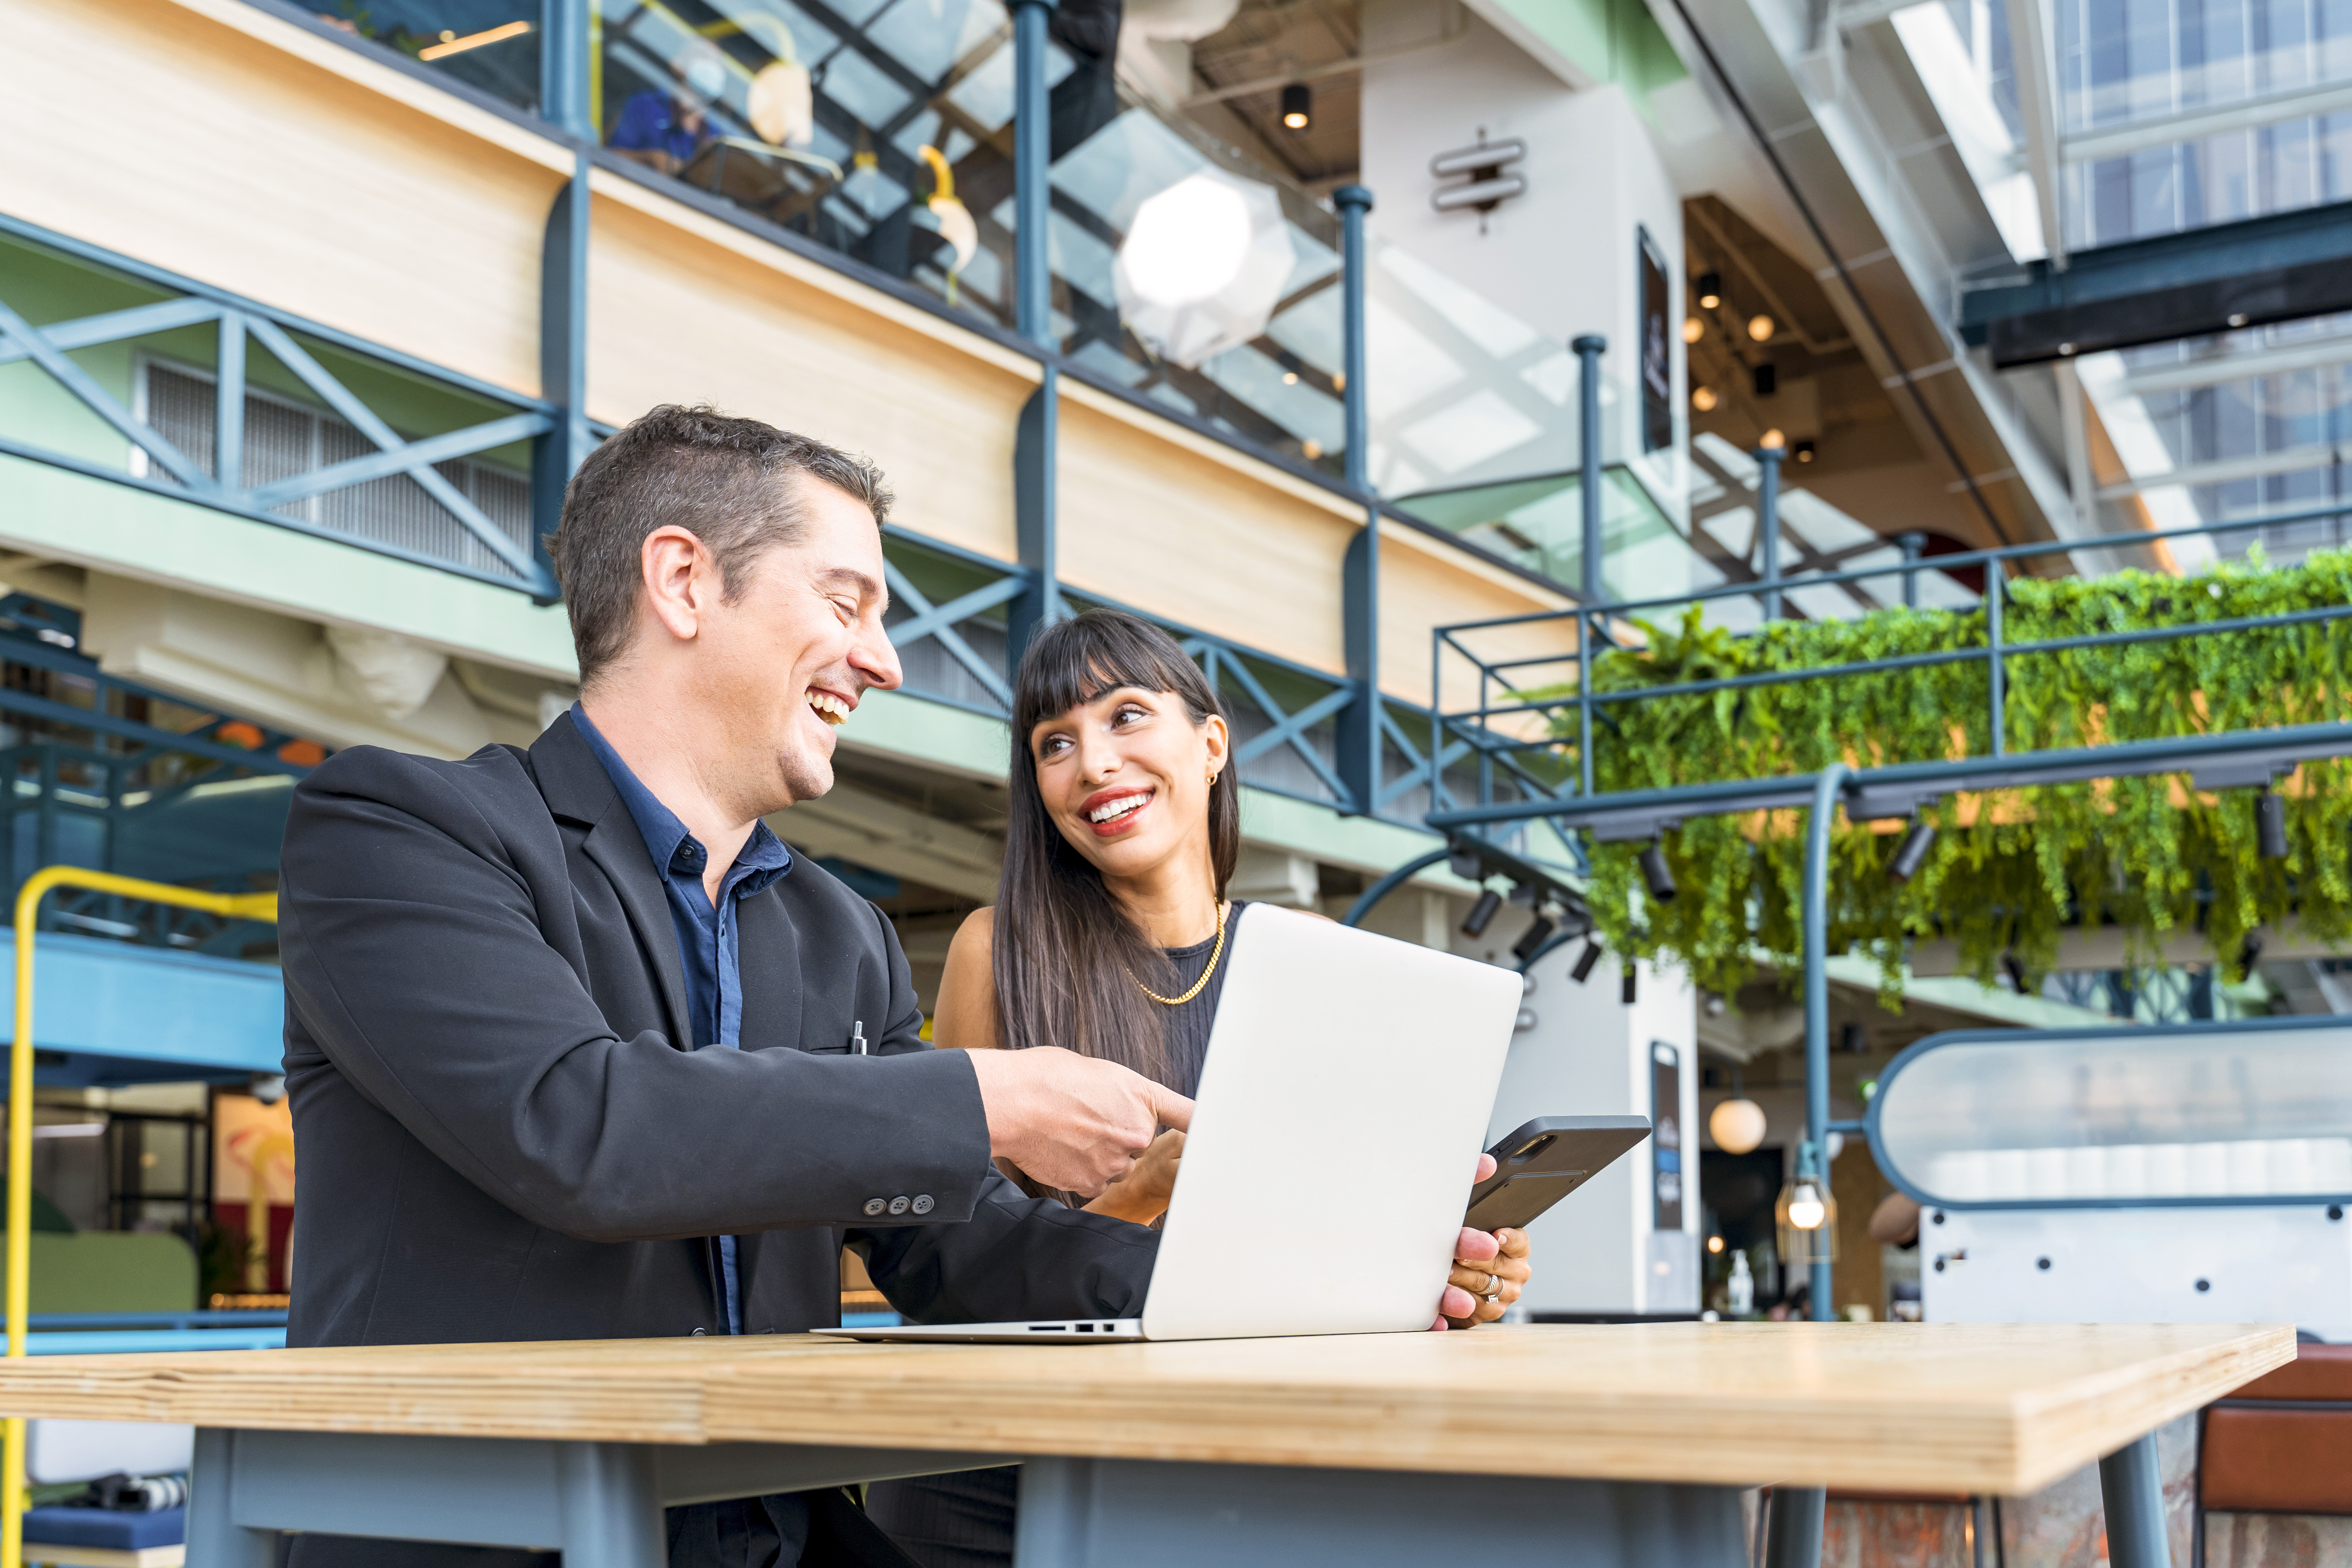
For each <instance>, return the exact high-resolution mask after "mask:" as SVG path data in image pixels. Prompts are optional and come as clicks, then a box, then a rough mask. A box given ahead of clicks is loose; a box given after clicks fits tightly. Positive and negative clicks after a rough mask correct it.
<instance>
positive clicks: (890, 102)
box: [590, 0, 1115, 327]
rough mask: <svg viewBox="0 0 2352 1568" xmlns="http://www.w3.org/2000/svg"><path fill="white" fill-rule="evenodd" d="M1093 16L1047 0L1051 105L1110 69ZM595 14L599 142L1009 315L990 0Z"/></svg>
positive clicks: (1001, 93) (963, 303)
mask: <svg viewBox="0 0 2352 1568" xmlns="http://www.w3.org/2000/svg"><path fill="white" fill-rule="evenodd" d="M1087 16H1088V12H1087V8H1086V6H1085V5H1064V6H1062V7H1060V8H1059V9H1058V10H1057V12H1056V16H1055V23H1054V37H1055V41H1054V42H1053V43H1052V44H1051V45H1050V46H1049V48H1048V69H1047V79H1048V81H1049V83H1051V84H1053V85H1054V90H1055V105H1056V108H1055V112H1056V114H1057V115H1058V114H1059V113H1060V112H1061V108H1060V105H1061V103H1062V102H1063V100H1064V98H1065V97H1066V96H1068V93H1069V91H1070V90H1071V89H1067V88H1066V83H1067V82H1068V80H1069V79H1070V78H1071V77H1072V76H1073V74H1074V73H1078V72H1080V71H1081V68H1082V67H1083V68H1084V70H1085V74H1087V76H1088V77H1089V79H1091V78H1092V77H1093V76H1102V77H1103V78H1104V79H1105V80H1107V79H1108V77H1107V73H1108V68H1109V62H1108V56H1107V54H1105V53H1103V52H1101V51H1097V52H1096V53H1094V54H1091V55H1089V54H1087V52H1086V49H1085V48H1084V47H1083V37H1082V36H1083V35H1084V34H1085V32H1086V28H1085V26H1084V23H1085V21H1086V19H1087ZM596 24H597V28H598V42H597V47H596V50H595V57H594V58H595V79H594V80H593V82H592V84H591V91H590V97H591V99H592V100H593V103H594V106H595V110H596V125H597V132H598V134H599V135H600V136H601V137H602V138H603V140H604V145H605V146H606V147H607V148H609V149H611V150H612V151H613V152H614V153H619V154H620V155H621V156H622V157H625V158H627V159H629V160H630V161H632V162H634V163H639V164H641V165H643V166H644V167H646V168H648V169H651V170H654V171H655V172H656V173H658V174H664V175H667V176H669V177H671V178H674V179H677V180H681V181H683V182H685V183H686V184H690V185H692V186H694V187H696V188H697V189H698V190H700V191H703V192H705V193H707V194H709V195H714V196H718V197H719V198H721V199H722V200H725V201H728V202H730V203H732V204H734V205H737V206H739V207H740V208H742V209H743V210H744V211H745V212H747V213H750V214H751V215H752V216H756V217H760V218H762V219H764V220H766V221H767V222H769V223H772V224H774V225H776V226H778V227H780V228H783V229H786V230H789V231H791V232H792V233H794V234H797V235H800V236H801V237H803V238H806V239H811V240H814V241H815V242H816V243H817V244H820V245H823V246H825V247H828V248H831V249H834V250H837V251H840V252H841V253H843V254H844V255H845V256H847V257H850V258H853V259H855V260H857V261H860V262H863V263H864V264H866V266H868V267H871V268H876V269H877V270H878V271H880V272H883V273H885V274H887V275H888V276H890V277H892V278H896V279H902V280H904V281H906V282H909V283H912V284H914V285H916V286H917V287H918V288H921V289H927V290H928V291H929V292H930V293H932V294H934V295H936V296H938V297H939V298H940V300H943V301H945V302H946V303H947V304H949V305H950V306H953V307H954V308H956V309H958V310H964V311H968V312H970V313H971V314H973V315H975V316H978V317H980V318H982V319H983V320H985V321H992V322H993V323H995V324H997V325H1000V326H1004V327H1010V326H1012V325H1013V301H1012V296H1011V292H1010V284H1011V277H1012V268H1013V234H1012V230H1011V228H1010V226H1009V225H1010V223H1011V199H1010V198H1011V195H1012V191H1013V168H1012V156H1011V155H1012V150H1013V133H1012V127H1011V123H1010V122H1011V120H1012V117H1013V31H1012V25H1011V22H1010V20H1009V18H1008V16H1007V15H1006V13H1005V10H1004V7H1003V4H1002V3H1001V0H834V3H830V4H828V3H826V0H805V3H804V4H794V3H793V0H597V13H596ZM1099 30H1100V29H1097V31H1099ZM1114 31H1115V29H1114Z"/></svg>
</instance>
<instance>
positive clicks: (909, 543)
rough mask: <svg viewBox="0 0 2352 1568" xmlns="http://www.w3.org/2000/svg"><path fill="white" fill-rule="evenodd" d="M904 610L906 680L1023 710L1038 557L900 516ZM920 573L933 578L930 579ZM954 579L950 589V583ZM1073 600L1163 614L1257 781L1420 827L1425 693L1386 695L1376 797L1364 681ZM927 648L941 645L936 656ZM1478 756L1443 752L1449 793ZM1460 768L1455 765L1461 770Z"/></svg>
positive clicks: (975, 707) (894, 559) (1006, 714)
mask: <svg viewBox="0 0 2352 1568" xmlns="http://www.w3.org/2000/svg"><path fill="white" fill-rule="evenodd" d="M884 534H885V546H886V555H887V571H888V575H889V586H890V596H891V599H892V601H893V607H892V615H893V616H894V618H893V619H892V621H891V622H890V625H889V632H890V639H891V642H892V644H893V645H894V646H895V647H897V648H898V654H899V657H900V658H901V660H902V661H903V662H904V663H905V665H906V667H907V689H908V690H909V691H911V692H913V693H915V694H916V695H919V696H921V697H924V698H927V699H929V700H931V701H934V702H940V703H944V704H946V705H948V706H950V707H953V708H960V709H962V710H966V711H968V712H973V713H979V714H982V715H985V716H986V717H988V718H991V719H999V720H1010V719H1011V717H1012V701H1013V689H1012V684H1011V681H1010V679H1009V671H1008V668H1007V660H1008V657H1009V652H1010V647H1011V640H1012V623H1013V616H1014V612H1015V611H1016V609H1017V606H1018V605H1019V604H1020V603H1021V602H1022V601H1023V599H1024V596H1028V595H1034V592H1035V587H1036V574H1035V572H1034V569H1032V568H1029V567H1025V566H1020V565H1015V564H1013V563H1010V562H1006V561H1002V560H999V559H997V558H995V557H993V556H988V555H982V554H979V553H977V552H972V551H969V550H962V549H959V548H957V547H955V546H953V545H950V544H946V543H943V542H940V541H938V540H935V539H930V538H928V537H926V536H924V535H922V534H919V533H915V532H911V531H908V530H906V529H903V528H900V527H898V526H897V525H895V524H893V525H891V526H889V527H888V528H887V529H885V531H884ZM918 577H923V578H927V579H929V580H930V588H929V591H927V588H926V585H925V584H924V583H922V582H919V581H917V578H918ZM941 581H944V582H948V583H950V584H953V587H952V590H951V591H941V590H940V588H939V584H940V582H941ZM1057 597H1059V598H1060V599H1061V600H1063V601H1064V607H1065V609H1066V611H1067V610H1075V609H1079V608H1084V607H1085V606H1087V605H1104V606H1107V607H1110V608H1117V609H1127V610H1129V611H1131V612H1132V613H1134V614H1137V615H1142V616H1146V618H1148V619H1150V620H1152V621H1154V622H1155V623H1156V624H1158V625H1160V626H1164V627H1166V628H1167V630H1168V631H1169V632H1170V633H1171V634H1172V635H1173V636H1174V637H1176V639H1177V640H1178V642H1180V643H1181V645H1182V646H1183V648H1184V651H1185V652H1186V653H1187V654H1188V655H1190V656H1191V657H1192V658H1193V660H1194V661H1196V662H1197V663H1198V664H1199V665H1200V666H1201V669H1202V674H1204V675H1205V676H1207V677H1208V679H1209V682H1210V685H1211V688H1212V689H1213V690H1215V691H1216V692H1217V693H1218V694H1219V696H1220V698H1221V699H1222V700H1223V702H1224V703H1225V706H1226V711H1227V718H1228V720H1229V721H1231V722H1232V723H1233V725H1234V737H1235V741H1236V744H1235V747H1234V761H1235V762H1236V763H1239V764H1240V766H1241V767H1242V769H1243V777H1244V779H1245V780H1247V781H1248V783H1249V784H1251V785H1252V786H1253V787H1254V788H1258V789H1265V790H1269V791H1272V792H1273V793H1275V794H1277V795H1289V796H1291V797H1293V798H1295V799H1298V800H1305V801H1310V802H1313V803H1314V804H1316V805H1328V806H1332V807H1335V808H1337V809H1338V810H1340V811H1342V812H1348V813H1354V814H1361V815H1368V816H1369V815H1377V816H1383V817H1386V818H1388V819H1389V820H1391V821H1395V822H1400V823H1404V824H1409V825H1411V826H1420V823H1421V819H1422V816H1423V812H1424V811H1425V810H1426V809H1427V806H1426V805H1425V804H1424V802H1423V798H1422V796H1423V792H1424V791H1425V790H1426V789H1427V788H1428V787H1429V784H1430V779H1431V777H1432V772H1431V761H1432V758H1431V754H1430V752H1429V751H1428V745H1429V742H1428V736H1429V734H1430V733H1431V730H1432V723H1433V721H1432V716H1431V714H1430V712H1429V710H1426V709H1423V708H1420V707H1417V706H1415V705H1413V704H1412V703H1407V702H1400V701H1398V700H1395V699H1393V698H1383V699H1382V700H1381V737H1382V738H1383V739H1384V741H1385V742H1386V743H1387V747H1388V749H1389V759H1390V760H1389V763H1388V765H1387V766H1385V767H1384V768H1383V769H1382V770H1381V773H1380V775H1379V777H1380V784H1379V789H1378V793H1377V794H1376V795H1374V796H1373V798H1372V799H1371V800H1370V802H1366V801H1364V800H1363V799H1362V798H1361V795H1360V793H1359V792H1358V791H1357V790H1355V789H1353V788H1351V787H1350V784H1349V780H1348V778H1347V775H1346V772H1345V770H1344V769H1343V767H1342V766H1341V758H1340V756H1339V752H1338V743H1339V737H1338V735H1337V732H1336V731H1337V729H1338V723H1339V719H1340V717H1341V716H1342V715H1343V714H1344V713H1345V712H1346V711H1347V710H1348V709H1349V704H1350V703H1352V702H1355V701H1357V700H1360V696H1359V694H1360V684H1359V683H1358V682H1357V681H1355V680H1352V679H1349V678H1348V677H1345V676H1340V675H1335V674H1332V673H1329V672H1328V671H1325V670H1320V669H1317V668H1314V667H1312V666H1310V665H1305V664H1300V663H1297V661H1295V660H1292V659H1286V658H1281V657H1279V656H1277V655H1275V654H1270V653H1265V652H1262V651H1260V650H1258V649H1255V648H1250V647H1243V646H1241V645H1239V644H1236V643H1234V642H1232V641H1230V640H1228V639H1226V638H1223V637H1216V636H1214V635H1213V634H1212V633H1208V632H1203V631H1201V630H1199V629H1197V628H1195V627H1192V626H1182V625H1180V624H1177V623H1174V622H1171V621H1169V620H1167V619H1166V618H1165V617H1162V616H1150V615H1149V613H1148V612H1145V611H1142V610H1137V609H1135V607H1134V606H1132V605H1119V604H1118V603H1117V602H1116V601H1113V600H1110V599H1107V598H1105V597H1103V596H1101V595H1090V594H1083V593H1078V592H1076V591H1074V590H1072V589H1070V588H1069V587H1068V586H1067V584H1059V585H1057ZM927 655H928V657H927ZM1472 754H1473V748H1472V747H1471V746H1470V745H1469V744H1467V743H1466V742H1464V741H1462V740H1460V739H1456V740H1454V742H1451V743H1450V744H1449V745H1448V746H1446V747H1445V748H1444V751H1443V752H1442V753H1441V754H1440V755H1439V756H1438V757H1437V759H1436V761H1437V764H1438V765H1437V769H1436V774H1435V776H1436V779H1437V784H1436V789H1437V795H1436V796H1435V798H1436V799H1437V800H1438V801H1440V802H1441V803H1444V804H1445V805H1454V804H1456V803H1458V802H1459V801H1460V800H1461V798H1462V796H1463V795H1464V794H1465V793H1466V792H1467V791H1468V789H1469V788H1470V779H1469V778H1468V776H1467V775H1466V774H1465V773H1462V772H1460V771H1459V769H1458V768H1457V767H1456V764H1458V763H1461V762H1463V760H1464V759H1465V758H1468V757H1470V756H1471V755H1472ZM1449 769H1451V770H1454V771H1453V772H1448V770H1449ZM1503 772H1504V773H1505V774H1506V775H1507V777H1508V778H1510V779H1520V780H1524V781H1525V782H1526V784H1527V786H1528V788H1529V789H1531V790H1541V791H1544V792H1546V793H1547V794H1548V793H1549V786H1548V785H1546V784H1542V782H1541V781H1540V779H1539V778H1538V776H1537V774H1536V773H1533V772H1532V771H1530V770H1528V769H1525V768H1524V767H1520V766H1519V765H1518V764H1517V763H1516V762H1506V763H1505V764H1504V765H1503Z"/></svg>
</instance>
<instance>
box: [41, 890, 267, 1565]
mask: <svg viewBox="0 0 2352 1568" xmlns="http://www.w3.org/2000/svg"><path fill="white" fill-rule="evenodd" d="M56 888H88V889H90V890H91V891H93V892H100V893H115V894H119V895H121V897H123V898H126V899H138V900H143V901H145V902H147V903H152V904H173V905H176V906H178V907H179V908H181V909H186V910H204V911H205V912H206V913H208V914H215V915H224V916H226V917H228V918H229V919H232V920H248V921H276V920H277V919H278V895H277V894H275V893H205V892H199V891H198V890H196V889H194V888H175V887H173V885H172V884H171V883H169V882H150V881H147V880H145V879H142V878H139V877H118V876H116V875H115V874H114V873H113V872H111V871H86V870H84V869H82V868H80V867H79V866H47V867H43V868H41V869H40V870H38V871H36V872H34V873H33V874H32V875H31V876H30V877H27V878H26V879H25V885H24V887H23V888H22V889H20V890H19V891H18V892H17V894H16V1037H15V1038H14V1039H13V1040H12V1041H11V1042H10V1043H9V1047H8V1275H7V1310H8V1353H9V1354H10V1355H11V1356H21V1355H23V1354H24V1353H25V1352H26V1345H25V1332H26V1317H27V1315H28V1313H29V1310H30V1307H31V1302H32V1284H33V927H34V924H35V922H36V921H37V920H38V918H39V916H40V910H41V900H43V899H45V898H47V896H48V894H49V892H50V890H51V889H56ZM24 1564H25V1420H24V1417H23V1416H21V1415H12V1416H10V1417H8V1421H7V1426H6V1430H5V1442H0V1568H24Z"/></svg>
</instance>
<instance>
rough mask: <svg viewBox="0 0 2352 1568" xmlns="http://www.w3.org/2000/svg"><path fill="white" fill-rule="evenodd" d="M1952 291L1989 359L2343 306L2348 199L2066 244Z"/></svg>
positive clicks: (1970, 334)
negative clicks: (1985, 283)
mask: <svg viewBox="0 0 2352 1568" xmlns="http://www.w3.org/2000/svg"><path fill="white" fill-rule="evenodd" d="M2025 274H2026V276H2025V279H2024V281H2022V282H2020V283H2012V284H2008V285H2004V286H2000V287H1997V288H1990V289H1970V290H1969V291H1968V292H1967V293H1965V294H1963V295H1961V296H1960V320H1959V332H1960V336H1961V337H1962V338H1963V339H1965V340H1966V341H1967V342H1969V343H1970V344H1971V345H1974V346H1980V347H1986V348H1990V350H1991V352H1992V362H1993V363H1994V365H1995V366H1997V367H1999V368H2000V369H2004V370H2006V369H2009V368H2011V366H2015V365H2022V364H2034V363H2046V362H2048V361H2051V360H2056V359H2067V358H2072V357H2074V356H2075V355H2078V354H2087V353H2099V352H2101V351H2103V350H2107V349H2120V348H2129V347H2132V346H2133V345H2135V344H2137V343H2155V342H2170V341H2172V340H2174V339H2176V338H2185V337H2198V336H2202V335H2205V334H2207V333H2211V332H2221V331H2231V330H2234V329H2237V328H2242V327H2250V326H2261V325H2263V323H2264V322H2267V321H2294V320H2299V319H2301V318H2304V317H2307V316H2318V315H2326V314H2328V313H2329V312H2332V311H2336V310H2352V202H2333V203H2330V204H2328V205H2325V206H2315V207H2305V208H2302V209H2300V210H2298V211H2294V212H2286V213H2272V214H2270V215H2268V216H2263V217H2256V218H2247V219H2245V220H2243V221H2242V222H2238V223H2225V224H2216V225H2214V226H2211V227H2210V228H2199V229H2190V230H2188V231H2186V232H2184V233H2180V234H2168V235H2160V236H2158V237H2153V238H2149V239H2135V240H2130V241H2126V243H2124V244H2121V245H2102V246H2097V247H2094V248H2092V249H2089V250H2078V251H2075V252H2074V254H2073V255H2072V256H2071V257H2070V258H2068V261H2067V265H2066V267H2065V268H2063V270H2061V269H2058V268H2053V267H2052V266H2051V265H2050V263H2049V262H2047V261H2036V262H2032V263H2031V264H2029V265H2028V266H2027V268H2025Z"/></svg>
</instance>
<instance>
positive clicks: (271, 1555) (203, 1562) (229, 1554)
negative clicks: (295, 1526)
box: [188, 1426, 278, 1568]
mask: <svg viewBox="0 0 2352 1568" xmlns="http://www.w3.org/2000/svg"><path fill="white" fill-rule="evenodd" d="M235 1505H236V1433H234V1432H228V1431H223V1430H221V1429H220V1428H218V1427H214V1426H205V1427H200V1428H198V1430H197V1432H196V1455H195V1463H194V1465H193V1466H191V1467H190V1468H189V1471H188V1568H278V1532H277V1531H274V1530H253V1529H249V1528H247V1526H245V1525H241V1524H239V1523H237V1522H236V1512H235Z"/></svg>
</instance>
